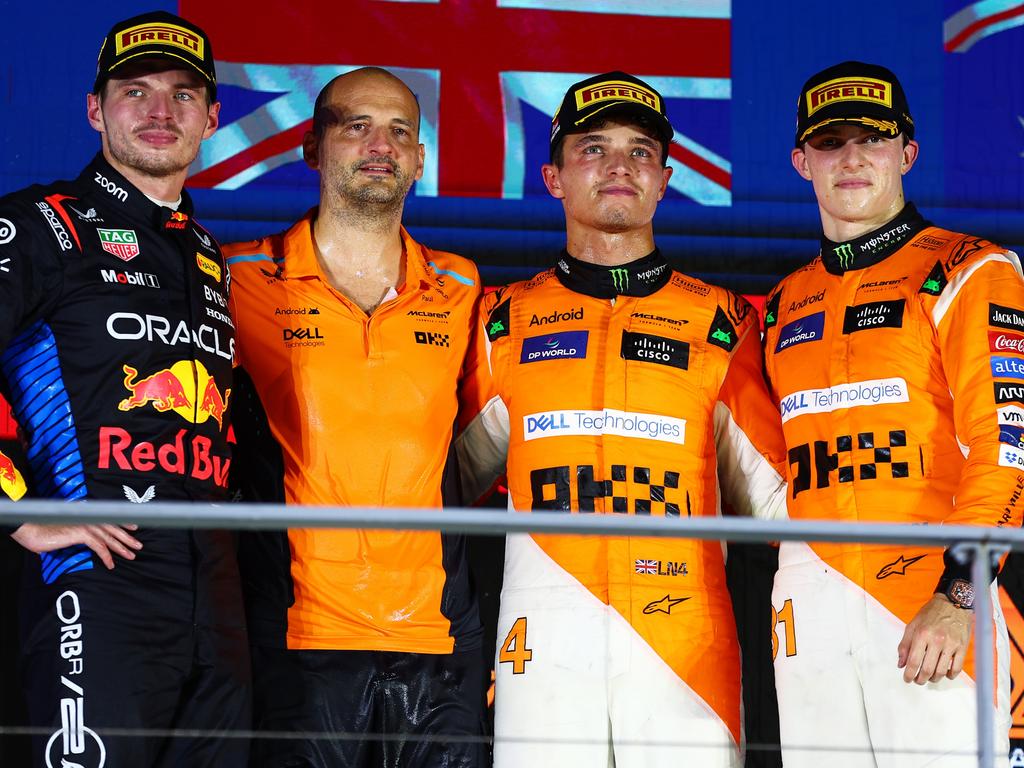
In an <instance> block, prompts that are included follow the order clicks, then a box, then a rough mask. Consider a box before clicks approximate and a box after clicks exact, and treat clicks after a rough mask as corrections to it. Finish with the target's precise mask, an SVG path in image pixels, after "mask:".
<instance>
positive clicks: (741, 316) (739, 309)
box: [726, 291, 753, 325]
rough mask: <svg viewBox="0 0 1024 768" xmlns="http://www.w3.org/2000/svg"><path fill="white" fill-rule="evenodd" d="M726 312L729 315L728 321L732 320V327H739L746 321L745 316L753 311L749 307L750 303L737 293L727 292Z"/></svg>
mask: <svg viewBox="0 0 1024 768" xmlns="http://www.w3.org/2000/svg"><path fill="white" fill-rule="evenodd" d="M726 297H727V299H726V301H727V302H728V303H727V305H726V312H727V313H728V315H729V319H730V320H732V322H733V324H734V325H741V324H742V323H743V321H744V320H745V319H746V317H747V315H749V314H750V312H751V310H752V309H753V307H752V306H750V302H749V301H747V300H746V299H744V298H743V297H742V296H740V295H739V294H738V293H733V292H732V291H728V292H727V293H726Z"/></svg>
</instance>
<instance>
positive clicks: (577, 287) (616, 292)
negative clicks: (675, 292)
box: [555, 248, 672, 299]
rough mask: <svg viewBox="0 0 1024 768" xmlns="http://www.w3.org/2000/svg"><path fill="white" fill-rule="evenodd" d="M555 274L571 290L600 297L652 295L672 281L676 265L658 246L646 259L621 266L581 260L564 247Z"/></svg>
mask: <svg viewBox="0 0 1024 768" xmlns="http://www.w3.org/2000/svg"><path fill="white" fill-rule="evenodd" d="M555 275H556V276H557V277H558V281H559V282H560V283H561V284H562V285H564V286H565V287H566V288H568V289H569V290H570V291H576V292H577V293H583V294H586V295H587V296H593V297H594V298H597V299H614V298H615V297H616V296H650V295H651V294H652V293H654V292H655V291H657V290H658V289H659V288H661V287H662V286H663V285H665V283H667V282H668V281H669V278H670V277H671V276H672V268H671V267H670V266H669V263H668V261H667V260H666V259H665V257H664V256H662V255H661V251H659V250H658V249H657V248H655V249H654V250H653V251H651V252H650V253H649V254H647V255H646V256H644V257H643V258H642V259H637V260H636V261H631V262H630V263H629V264H620V265H619V266H617V267H604V266H600V265H598V264H591V263H590V262H587V261H580V260H579V259H574V258H573V257H572V256H570V255H569V252H568V251H564V250H563V251H562V255H561V257H560V258H559V259H558V264H556V265H555Z"/></svg>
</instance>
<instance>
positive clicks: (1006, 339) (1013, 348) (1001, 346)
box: [988, 331, 1024, 355]
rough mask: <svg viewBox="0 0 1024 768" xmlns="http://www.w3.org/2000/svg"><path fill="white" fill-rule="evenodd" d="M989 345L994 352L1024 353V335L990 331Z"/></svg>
mask: <svg viewBox="0 0 1024 768" xmlns="http://www.w3.org/2000/svg"><path fill="white" fill-rule="evenodd" d="M988 346H989V348H990V349H991V350H992V351H993V352H1016V353H1017V354H1019V355H1024V336H1021V335H1020V334H1019V333H1000V332H998V331H989V333H988Z"/></svg>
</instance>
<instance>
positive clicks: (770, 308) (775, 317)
mask: <svg viewBox="0 0 1024 768" xmlns="http://www.w3.org/2000/svg"><path fill="white" fill-rule="evenodd" d="M781 301H782V290H781V289H780V290H777V291H776V292H775V293H774V294H772V297H771V298H770V299H768V303H767V304H765V307H764V327H765V330H768V329H769V328H771V327H773V326H774V325H775V324H776V323H777V322H779V302H781Z"/></svg>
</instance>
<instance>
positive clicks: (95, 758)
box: [45, 590, 107, 768]
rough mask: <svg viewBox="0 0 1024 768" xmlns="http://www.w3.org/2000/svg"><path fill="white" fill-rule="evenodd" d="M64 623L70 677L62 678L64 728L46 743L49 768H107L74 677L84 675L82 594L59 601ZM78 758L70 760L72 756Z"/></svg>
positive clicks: (63, 643)
mask: <svg viewBox="0 0 1024 768" xmlns="http://www.w3.org/2000/svg"><path fill="white" fill-rule="evenodd" d="M56 608H57V618H58V619H59V620H60V630H59V632H60V634H59V637H60V639H59V648H60V657H61V658H62V659H64V660H65V661H67V663H68V668H67V674H62V675H61V676H60V685H61V688H62V689H63V690H64V691H65V695H64V696H62V697H61V700H60V728H59V729H58V730H56V731H55V732H54V733H53V735H52V736H50V739H49V741H47V742H46V752H45V755H46V765H47V768H70V767H71V766H79V768H103V765H104V764H105V763H106V762H107V750H106V747H105V746H104V745H103V741H102V740H101V739H100V737H99V736H97V735H96V732H95V731H93V730H92V729H91V728H87V727H86V726H85V689H84V688H82V686H80V685H78V684H77V683H75V682H74V681H73V680H72V678H73V677H75V676H76V675H80V674H82V670H83V667H84V661H83V658H84V657H83V651H84V648H85V646H84V642H85V641H84V638H83V633H82V624H81V622H80V621H79V619H80V618H81V615H82V610H81V606H80V605H79V602H78V595H77V594H75V593H74V592H72V591H71V590H67V591H66V592H63V593H61V595H60V596H59V597H58V598H57V602H56ZM69 756H72V757H74V759H73V760H69V759H68V757H69Z"/></svg>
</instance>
